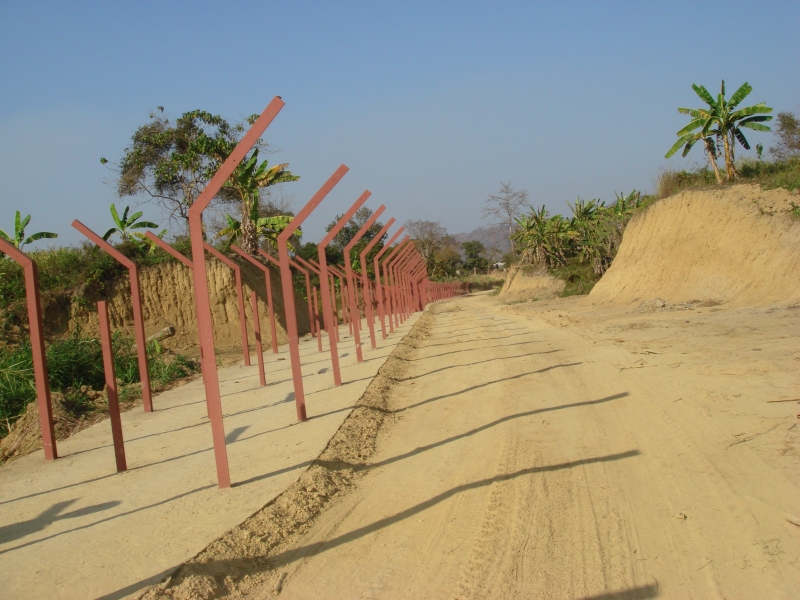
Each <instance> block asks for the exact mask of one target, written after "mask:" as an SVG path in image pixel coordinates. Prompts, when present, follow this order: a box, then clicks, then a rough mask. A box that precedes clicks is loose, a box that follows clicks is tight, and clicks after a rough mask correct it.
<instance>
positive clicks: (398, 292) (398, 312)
mask: <svg viewBox="0 0 800 600" xmlns="http://www.w3.org/2000/svg"><path fill="white" fill-rule="evenodd" d="M413 251H414V244H413V243H411V244H408V245H407V246H406V247H405V248H403V249H402V250H401V251H400V252H398V253H397V256H396V257H395V258H394V259H392V262H391V263H389V272H390V274H391V275H390V277H391V279H392V281H393V282H394V287H393V289H394V296H393V298H394V305H395V315H394V316H395V321H394V324H395V327H399V326H400V325H401V324H402V323H403V321H404V310H405V308H404V306H403V294H402V285H403V281H402V278H401V272H400V270H399V268H398V267H399V265H401V264H403V263H404V262H405V260H406V259H407V258H408V255H409V254H410V253H411V252H413Z"/></svg>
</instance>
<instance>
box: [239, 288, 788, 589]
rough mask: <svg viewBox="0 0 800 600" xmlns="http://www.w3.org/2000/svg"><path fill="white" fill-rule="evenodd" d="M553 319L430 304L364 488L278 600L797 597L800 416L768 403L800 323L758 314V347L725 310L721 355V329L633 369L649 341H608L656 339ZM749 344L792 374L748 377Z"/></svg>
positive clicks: (479, 304) (293, 554) (299, 553)
mask: <svg viewBox="0 0 800 600" xmlns="http://www.w3.org/2000/svg"><path fill="white" fill-rule="evenodd" d="M560 302H563V301H560ZM564 306H565V308H563V309H562V308H560V307H561V305H558V306H557V307H556V308H555V309H554V310H555V311H556V313H557V316H555V315H554V314H549V313H548V314H545V312H541V311H540V312H539V313H538V314H537V313H536V312H535V311H534V312H532V311H530V310H527V309H524V307H523V308H520V307H515V306H502V305H501V304H500V303H499V302H498V301H497V299H496V298H493V297H489V296H485V295H484V296H476V297H470V298H464V299H459V300H458V301H456V302H449V303H444V304H439V305H437V306H435V307H432V310H433V312H435V313H436V314H435V315H434V324H433V328H432V330H431V334H430V336H429V338H428V339H427V340H425V341H424V342H423V343H422V344H421V346H420V347H419V348H418V349H417V350H416V351H415V355H413V356H412V358H410V359H408V360H409V362H410V369H409V370H408V371H407V373H406V375H405V377H404V378H403V380H402V382H401V383H400V384H399V385H398V386H397V387H396V388H395V391H394V393H393V396H392V398H391V408H392V409H393V410H394V411H395V413H394V415H395V416H394V418H395V419H396V423H395V424H394V425H392V427H390V428H389V429H388V432H387V433H385V434H384V436H383V437H382V438H381V439H380V440H379V444H378V448H377V451H376V453H375V454H374V455H373V457H372V459H371V465H370V468H369V472H368V474H367V475H366V476H365V477H364V478H363V479H361V480H360V482H359V484H358V485H357V486H356V488H355V489H354V490H353V491H351V492H350V493H349V494H347V495H346V496H344V497H343V498H341V499H339V500H337V501H335V502H334V503H333V504H332V505H331V507H330V508H329V509H328V510H327V511H326V512H325V513H324V514H323V515H322V516H321V517H320V519H319V520H318V521H317V523H316V524H315V525H314V526H313V527H312V528H311V530H310V531H309V532H308V533H307V534H306V535H305V536H304V537H303V539H301V540H300V542H299V543H298V544H297V545H296V547H295V548H294V549H293V550H291V551H289V552H287V553H285V554H284V555H283V556H281V557H280V561H279V562H280V564H279V565H277V566H278V569H277V571H276V576H277V574H278V573H281V572H285V573H286V575H285V579H284V581H283V590H282V592H281V596H282V597H285V598H291V599H295V598H323V597H324V598H628V599H634V598H636V599H643V598H654V597H659V598H727V599H734V598H790V597H797V596H796V592H797V590H798V589H800V575H798V573H799V572H800V571H798V567H800V561H799V560H798V556H800V526H798V524H800V521H798V519H797V515H798V514H800V508H798V501H799V500H800V494H798V492H799V491H800V482H799V481H798V479H800V478H798V469H797V464H798V461H797V445H796V442H797V429H799V428H800V427H794V423H796V418H795V414H796V413H797V412H798V407H797V404H796V403H795V402H774V401H772V400H770V399H774V398H778V399H781V398H784V397H786V398H792V397H797V395H795V396H791V394H792V393H795V394H797V389H798V385H797V384H798V377H797V375H796V364H797V363H796V360H797V357H796V356H795V355H796V353H797V349H796V348H795V350H794V351H793V352H794V354H792V350H791V347H792V344H794V345H796V342H792V341H791V339H794V340H796V334H797V329H798V316H797V315H795V314H794V313H791V312H786V311H784V312H786V314H772V313H770V314H766V313H765V314H762V315H761V317H758V318H762V317H763V319H766V320H767V321H768V322H769V323H772V324H773V327H772V329H770V328H769V327H767V328H766V329H764V331H762V332H761V333H758V332H748V331H747V330H746V329H745V328H743V327H738V326H736V323H735V322H734V321H735V320H736V319H739V320H740V321H742V322H748V323H751V324H752V322H753V321H752V319H753V318H755V317H753V316H752V315H741V314H738V313H737V314H734V315H732V316H731V317H730V318H729V319H728V321H726V322H725V324H724V326H725V327H727V328H728V329H730V330H731V332H739V333H738V334H737V335H734V333H731V334H730V335H729V336H728V337H724V336H723V337H721V338H720V339H719V340H717V339H712V337H713V336H712V335H711V333H710V332H711V331H712V330H713V328H714V327H717V326H720V327H721V325H720V323H721V322H722V321H720V319H722V320H724V319H725V318H726V317H724V315H723V316H717V317H715V318H717V321H715V322H713V323H710V324H706V325H702V324H701V325H702V327H706V329H702V328H699V329H695V330H692V331H691V332H690V333H687V334H685V335H684V337H683V338H681V337H680V336H679V335H677V334H676V333H674V332H669V331H666V329H664V330H658V331H661V332H662V333H663V335H662V336H661V338H660V339H661V342H663V344H662V345H663V346H665V347H668V346H669V347H671V350H670V352H673V353H676V354H680V355H687V353H689V351H688V350H687V351H686V352H685V351H684V350H685V349H686V348H689V347H691V348H693V351H694V352H695V353H696V354H697V353H699V354H701V355H704V356H706V357H707V358H708V360H707V361H706V362H705V364H703V365H698V366H696V367H690V366H687V365H685V364H683V363H681V362H678V361H677V360H676V359H675V358H674V357H672V356H671V355H669V356H668V354H669V352H668V351H667V350H665V349H663V348H662V349H661V350H649V349H646V352H644V353H642V352H639V350H641V348H642V347H644V346H647V347H648V348H655V347H656V346H657V342H658V340H656V339H655V338H654V337H653V335H651V336H650V338H649V339H648V340H647V341H646V343H645V342H642V343H640V344H638V345H637V344H632V343H628V344H627V345H625V344H621V342H623V340H622V339H610V340H609V339H608V338H609V331H611V330H614V328H615V327H617V328H623V329H624V328H625V327H629V329H630V331H628V333H630V334H631V336H630V339H634V338H635V335H634V334H637V335H638V334H640V333H642V332H643V331H644V330H646V329H648V328H649V330H648V332H652V331H656V325H653V324H652V323H651V324H649V325H646V326H645V325H641V326H630V321H631V318H630V315H627V316H625V319H624V321H625V323H627V325H625V327H622V326H620V323H619V321H617V322H614V321H613V320H609V321H604V322H603V323H601V325H598V326H597V327H595V328H594V329H592V328H591V327H589V328H583V329H582V330H581V331H580V332H579V331H577V330H576V328H575V327H572V326H569V323H572V324H573V325H574V324H575V323H576V322H580V321H581V320H586V319H587V318H588V317H587V316H586V315H585V314H584V315H583V316H580V315H579V314H578V313H579V312H580V311H577V309H575V310H573V312H572V313H570V314H571V315H572V317H571V319H570V318H568V319H567V321H568V323H560V322H559V318H566V317H570V315H568V314H567V313H566V311H567V310H568V309H569V310H572V309H570V308H569V306H571V305H569V303H567V304H565V305H564ZM550 308H551V309H552V308H553V307H552V306H551V307H550ZM573 308H574V307H573ZM559 310H563V311H564V312H563V314H562V313H559V312H558V311H559ZM794 312H800V311H794ZM720 314H721V315H722V313H720ZM548 315H549V316H548ZM576 315H577V316H576ZM618 316H619V315H617V317H618ZM594 317H595V320H597V319H600V321H602V319H603V318H606V317H608V315H606V316H605V317H603V316H602V315H599V316H598V315H595V316H594ZM608 318H610V317H608ZM637 318H638V317H637ZM653 318H654V319H655V318H656V317H653ZM685 318H686V315H684V314H671V315H660V316H658V317H657V320H656V321H653V322H654V323H661V324H662V325H659V326H663V327H667V326H668V325H664V323H669V324H674V323H677V322H678V321H680V322H681V323H683V321H684V320H685ZM692 318H693V319H694V318H695V315H692ZM781 318H783V320H782V321H781V320H780V319H781ZM642 319H644V320H646V319H645V318H644V317H642V318H641V319H639V321H642ZM658 319H660V320H658ZM769 319H772V320H771V321H769ZM767 321H765V322H767ZM686 323H689V321H688V320H686ZM669 326H671V325H669ZM698 327H700V325H699V326H698ZM787 328H788V329H787ZM751 329H753V327H752V326H751ZM742 331H743V333H742ZM765 332H766V333H765ZM776 332H780V333H781V335H778V334H777V333H776ZM787 332H788V334H791V335H792V336H793V337H791V336H790V335H784V334H787ZM614 335H616V336H619V335H620V334H619V333H616V334H615V333H614V332H612V333H611V337H612V338H613V337H614ZM759 335H761V338H758V336H759ZM686 336H689V337H686ZM748 336H749V337H748ZM767 337H768V338H770V339H769V340H767V339H766V338H767ZM723 338H724V339H726V340H727V342H726V343H722V341H720V340H722V339H723ZM751 338H753V339H755V338H758V339H755V341H753V339H751ZM762 338H763V339H762ZM779 338H780V339H779ZM783 338H790V339H788V340H784V341H781V339H783ZM630 339H628V342H630ZM636 339H638V338H636ZM604 340H605V341H604ZM665 340H666V341H665ZM702 340H707V343H706V345H705V346H702V344H701V341H702ZM634 341H635V339H634ZM753 343H759V344H760V345H762V346H764V350H765V351H767V350H769V351H771V352H772V353H773V354H774V355H775V356H781V357H782V360H783V361H784V362H783V363H775V364H776V365H777V367H776V371H770V369H762V370H761V371H759V370H758V369H757V368H756V369H755V370H754V369H753V368H750V367H752V364H753V362H752V361H753V360H754V359H753V358H751V357H750V356H749V355H746V354H743V352H744V350H745V349H746V350H748V351H749V350H751V348H750V346H752V344H753ZM642 344H644V346H642ZM726 344H727V345H726ZM700 346H702V347H700ZM767 346H769V347H767ZM735 349H738V350H737V351H734V350H735ZM756 350H761V348H756ZM715 352H716V354H715ZM640 354H643V355H644V356H645V357H647V360H645V359H644V358H640V356H639V355H640ZM689 354H690V353H689ZM653 356H655V357H656V358H659V359H660V362H659V361H653V360H651V358H652V357H653ZM715 357H716V361H717V362H714V358H715ZM661 359H663V360H661ZM769 359H770V357H769V356H764V355H759V359H758V360H762V361H763V360H766V361H767V362H769ZM685 360H686V358H685V356H684V362H685ZM671 361H674V362H671ZM792 361H794V363H793V364H794V365H795V368H794V371H791V372H786V369H785V368H783V367H784V365H789V366H792ZM681 365H683V366H681ZM715 365H717V366H719V365H722V366H723V367H724V369H732V371H731V372H730V373H728V372H725V373H722V374H720V372H719V369H716V370H715ZM645 367H648V368H645ZM721 368H722V367H721ZM779 368H780V369H783V370H782V374H779V373H777V370H779ZM724 369H723V370H724ZM737 369H739V370H737ZM748 369H749V370H748ZM734 384H736V385H738V386H739V387H738V388H736V389H740V390H744V392H743V393H744V396H742V393H738V394H736V393H733V390H731V389H729V388H730V387H731V386H733V385H734ZM726 386H727V387H726ZM729 393H730V394H731V395H732V397H731V398H729V399H728V400H730V402H729V401H728V400H724V399H721V398H717V397H715V396H714V394H717V395H719V396H722V395H726V394H729ZM765 394H766V396H769V398H767V397H766V396H765ZM734 397H735V398H734ZM731 402H733V404H731ZM762 430H764V431H763V432H762ZM741 431H744V433H741ZM759 436H760V437H759ZM750 440H752V442H750ZM792 521H795V523H793V522H792ZM272 585H274V580H273V581H272V582H270V583H269V584H268V585H265V586H263V587H261V588H260V589H258V590H254V591H253V592H252V593H251V594H249V595H248V597H253V598H256V597H258V598H261V597H267V596H266V595H269V594H270V591H271V589H272Z"/></svg>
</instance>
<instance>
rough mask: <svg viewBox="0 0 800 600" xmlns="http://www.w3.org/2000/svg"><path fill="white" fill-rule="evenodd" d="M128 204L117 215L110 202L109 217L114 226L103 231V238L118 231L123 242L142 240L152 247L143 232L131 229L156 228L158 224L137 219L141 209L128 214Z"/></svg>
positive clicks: (160, 234) (114, 207)
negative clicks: (112, 220)
mask: <svg viewBox="0 0 800 600" xmlns="http://www.w3.org/2000/svg"><path fill="white" fill-rule="evenodd" d="M130 208H131V207H130V206H126V207H125V210H124V211H123V212H122V217H120V216H119V213H118V212H117V207H116V206H115V205H114V204H113V203H112V204H111V217H112V218H113V219H114V224H115V225H116V227H112V228H111V229H109V230H108V231H106V232H105V234H104V235H103V239H104V240H106V241H108V239H109V238H110V237H111V236H112V235H114V234H115V233H118V234H119V236H120V238H121V239H122V241H123V242H136V241H139V242H144V243H145V244H148V245H150V246H151V248H152V244H151V243H150V240H148V239H147V238H146V237H145V235H144V234H143V233H139V232H138V231H132V230H133V229H157V228H158V225H157V224H156V223H152V222H150V221H139V219H140V218H141V217H142V214H143V213H142V211H139V212H136V213H133V214H132V215H130V216H128V213H129V212H130ZM165 232H166V230H164V231H162V232H160V233H159V234H158V237H161V236H162V235H163V234H164V233H165Z"/></svg>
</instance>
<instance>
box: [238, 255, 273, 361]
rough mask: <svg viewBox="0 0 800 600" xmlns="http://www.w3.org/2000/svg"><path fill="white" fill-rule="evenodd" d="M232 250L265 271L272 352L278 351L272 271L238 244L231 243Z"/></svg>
mask: <svg viewBox="0 0 800 600" xmlns="http://www.w3.org/2000/svg"><path fill="white" fill-rule="evenodd" d="M231 250H233V251H234V252H236V254H238V255H239V256H241V257H242V258H244V259H245V260H247V261H248V262H250V264H252V265H253V266H254V267H256V268H257V269H261V271H263V272H264V279H265V282H266V285H265V288H266V292H267V312H269V315H267V320H268V321H269V326H270V329H271V332H270V333H271V338H272V340H271V341H272V353H273V354H277V353H278V332H277V330H276V327H275V309H274V307H273V305H272V277H271V275H270V273H271V271H270V269H269V267H268V266H267V265H265V264H264V263H262V262H259V261H257V260H256V259H255V258H254V257H252V256H250V255H249V254H248V253H247V252H245V251H244V250H242V249H241V248H239V246H237V245H236V244H231Z"/></svg>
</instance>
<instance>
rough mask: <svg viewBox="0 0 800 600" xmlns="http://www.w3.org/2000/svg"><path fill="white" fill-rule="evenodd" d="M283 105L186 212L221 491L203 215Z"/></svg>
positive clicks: (221, 442) (265, 117)
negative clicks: (187, 214)
mask: <svg viewBox="0 0 800 600" xmlns="http://www.w3.org/2000/svg"><path fill="white" fill-rule="evenodd" d="M283 106H284V102H283V100H281V99H280V98H279V97H278V96H276V97H275V98H273V100H272V102H270V103H269V105H268V106H267V108H266V109H265V110H264V112H262V113H261V116H260V117H258V119H257V120H256V122H255V123H253V125H252V126H251V127H250V129H249V130H248V131H247V133H246V134H245V135H244V137H243V138H242V139H241V141H240V142H239V143H238V144H237V145H236V148H234V150H233V152H231V155H230V156H229V157H228V158H227V160H226V161H225V162H224V163H223V164H222V166H221V167H220V168H219V170H218V171H217V172H216V173H215V174H214V176H213V177H212V178H211V180H210V181H209V182H208V183H207V184H206V187H205V188H204V189H203V191H202V192H201V193H200V195H199V196H198V197H197V199H195V201H194V204H192V207H191V208H190V209H189V231H190V236H191V240H192V258H193V261H192V262H194V265H195V267H196V268H195V272H194V301H195V307H196V311H197V329H198V334H199V336H200V357H201V360H202V363H203V372H204V373H205V381H204V383H205V388H206V403H207V404H208V414H209V421H210V422H211V433H212V438H213V440H214V459H215V463H216V467H217V481H218V484H219V487H220V488H228V487H230V486H231V478H230V471H229V468H228V451H227V449H226V447H225V427H224V424H223V421H222V401H221V398H220V392H219V377H218V374H217V355H216V351H215V350H214V327H213V323H212V320H211V300H210V298H209V291H208V273H207V272H206V258H205V249H204V247H203V243H204V240H203V211H204V210H205V209H206V208H208V205H209V203H210V202H211V200H213V199H214V197H215V196H216V195H217V193H218V192H219V190H220V189H221V188H222V186H223V185H224V184H225V182H226V181H227V180H228V177H230V176H231V174H232V173H233V171H234V170H235V169H236V167H237V166H238V165H239V163H240V162H242V160H243V159H244V158H245V156H247V153H248V152H249V151H250V149H251V148H252V147H253V145H255V143H256V142H257V141H258V138H259V137H261V134H262V133H264V131H265V130H266V129H267V127H269V124H270V123H272V120H273V119H274V118H275V116H276V115H277V114H278V112H279V111H280V110H281V108H283Z"/></svg>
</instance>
